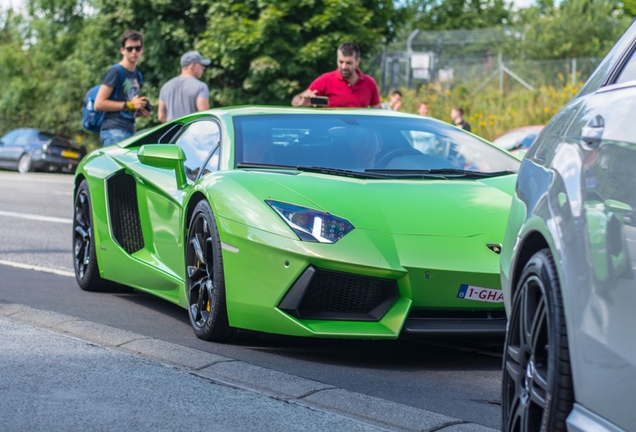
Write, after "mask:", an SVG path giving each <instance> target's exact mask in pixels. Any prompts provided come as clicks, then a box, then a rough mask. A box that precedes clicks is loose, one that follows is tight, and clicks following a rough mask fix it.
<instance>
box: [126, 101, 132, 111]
mask: <svg viewBox="0 0 636 432" xmlns="http://www.w3.org/2000/svg"><path fill="white" fill-rule="evenodd" d="M134 110H135V105H134V104H133V103H132V102H131V101H126V102H125V104H124V111H134Z"/></svg>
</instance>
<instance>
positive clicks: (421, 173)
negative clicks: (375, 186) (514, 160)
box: [364, 168, 515, 179]
mask: <svg viewBox="0 0 636 432" xmlns="http://www.w3.org/2000/svg"><path fill="white" fill-rule="evenodd" d="M364 172H369V173H377V174H385V175H391V176H394V177H399V178H443V179H448V178H451V177H455V178H456V177H467V178H486V177H497V176H502V175H508V174H515V172H514V171H496V172H481V171H470V170H462V169H456V168H435V169H424V170H412V169H404V170H400V169H367V170H364Z"/></svg>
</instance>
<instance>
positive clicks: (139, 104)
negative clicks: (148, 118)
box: [130, 95, 150, 117]
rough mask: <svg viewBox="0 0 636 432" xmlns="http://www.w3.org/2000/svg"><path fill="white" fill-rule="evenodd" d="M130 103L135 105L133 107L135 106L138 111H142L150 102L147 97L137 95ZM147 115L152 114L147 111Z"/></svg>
mask: <svg viewBox="0 0 636 432" xmlns="http://www.w3.org/2000/svg"><path fill="white" fill-rule="evenodd" d="M130 101H131V102H132V103H133V105H134V106H135V109H136V110H141V109H142V108H145V106H146V103H147V102H148V98H147V97H146V96H142V97H140V96H139V95H136V96H135V97H133V98H132V99H131V100H130ZM144 111H146V110H145V109H144ZM146 114H150V113H148V111H146ZM142 117H143V115H142Z"/></svg>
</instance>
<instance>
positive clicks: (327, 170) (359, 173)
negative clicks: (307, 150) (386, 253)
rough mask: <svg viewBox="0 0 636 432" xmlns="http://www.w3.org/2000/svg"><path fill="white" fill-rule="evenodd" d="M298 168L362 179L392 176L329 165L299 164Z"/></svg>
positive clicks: (305, 170)
mask: <svg viewBox="0 0 636 432" xmlns="http://www.w3.org/2000/svg"><path fill="white" fill-rule="evenodd" d="M296 169H297V170H298V171H304V172H312V173H320V174H331V175H338V176H343V177H352V178H361V179H370V178H381V179H385V178H390V177H391V176H390V175H387V174H384V173H373V172H369V171H368V170H364V171H350V170H344V169H338V168H327V167H317V166H303V165H300V166H297V167H296Z"/></svg>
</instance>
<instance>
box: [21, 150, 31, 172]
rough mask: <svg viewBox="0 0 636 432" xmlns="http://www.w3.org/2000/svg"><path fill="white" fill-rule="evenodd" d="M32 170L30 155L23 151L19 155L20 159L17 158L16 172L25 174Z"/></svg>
mask: <svg viewBox="0 0 636 432" xmlns="http://www.w3.org/2000/svg"><path fill="white" fill-rule="evenodd" d="M32 170H33V161H32V160H31V155H29V154H28V153H25V154H23V155H22V156H20V159H19V160H18V172H19V173H20V174H26V173H28V172H31V171H32Z"/></svg>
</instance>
